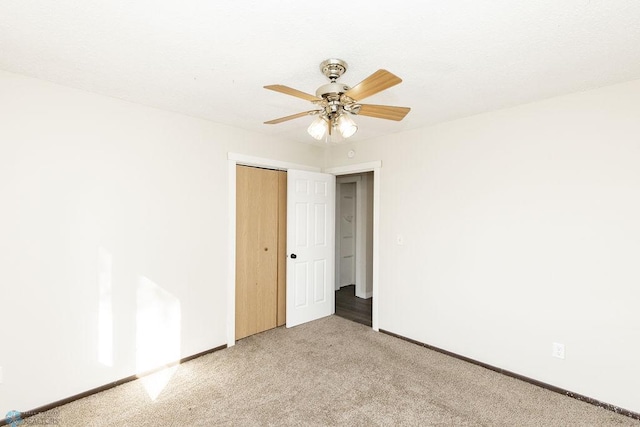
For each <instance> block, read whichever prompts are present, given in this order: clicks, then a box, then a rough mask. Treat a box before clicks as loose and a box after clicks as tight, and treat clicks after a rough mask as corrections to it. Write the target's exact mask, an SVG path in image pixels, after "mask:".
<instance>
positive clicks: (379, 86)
mask: <svg viewBox="0 0 640 427" xmlns="http://www.w3.org/2000/svg"><path fill="white" fill-rule="evenodd" d="M400 82H402V79H401V78H400V77H398V76H396V75H395V74H393V73H390V72H388V71H387V70H378V71H376V72H375V73H373V74H371V75H370V76H369V77H367V78H366V79H364V80H363V81H361V82H360V83H358V84H357V85H355V86H354V87H352V88H351V89H349V90H348V91H346V92H345V95H346V96H348V97H349V98H351V99H355V100H356V101H360V100H362V99H364V98H367V97H369V96H371V95H375V94H376V93H378V92H382V91H383V90H385V89H388V88H390V87H391V86H395V85H397V84H398V83H400Z"/></svg>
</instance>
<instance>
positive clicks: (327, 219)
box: [287, 169, 336, 328]
mask: <svg viewBox="0 0 640 427" xmlns="http://www.w3.org/2000/svg"><path fill="white" fill-rule="evenodd" d="M335 188H336V182H335V177H334V176H333V175H328V174H324V173H318V172H306V171H299V170H293V169H289V170H288V171H287V328H290V327H292V326H296V325H299V324H301V323H306V322H309V321H311V320H315V319H319V318H321V317H325V316H329V315H331V314H333V313H334V311H335V306H334V299H335V293H334V286H335V268H334V264H335Z"/></svg>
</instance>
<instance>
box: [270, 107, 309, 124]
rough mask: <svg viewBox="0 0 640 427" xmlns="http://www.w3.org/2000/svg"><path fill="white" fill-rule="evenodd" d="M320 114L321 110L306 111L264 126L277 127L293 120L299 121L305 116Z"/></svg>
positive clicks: (274, 120) (272, 121) (275, 120)
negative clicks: (298, 119)
mask: <svg viewBox="0 0 640 427" xmlns="http://www.w3.org/2000/svg"><path fill="white" fill-rule="evenodd" d="M319 112H320V110H311V111H304V112H302V113H298V114H292V115H290V116H286V117H280V118H279V119H273V120H269V121H268V122H264V124H265V125H277V124H278V123H282V122H286V121H287V120H293V119H297V118H299V117H304V116H313V115H314V114H318V113H319Z"/></svg>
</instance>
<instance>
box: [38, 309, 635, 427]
mask: <svg viewBox="0 0 640 427" xmlns="http://www.w3.org/2000/svg"><path fill="white" fill-rule="evenodd" d="M41 415H42V416H44V417H45V418H47V417H48V418H49V419H51V420H55V421H56V422H57V423H58V425H60V426H82V427H85V426H198V425H199V426H211V425H249V426H251V425H299V426H306V425H313V426H332V425H347V426H375V425H385V426H389V425H393V426H396V425H414V426H418V425H420V426H434V425H436V426H438V425H443V426H611V425H615V426H622V425H627V426H639V425H640V421H636V420H633V419H631V418H628V417H625V416H622V415H618V414H615V413H613V412H611V411H607V410H604V409H601V408H597V407H595V406H592V405H589V404H587V403H583V402H580V401H577V400H575V399H571V398H568V397H565V396H562V395H560V394H557V393H553V392H550V391H548V390H544V389H541V388H538V387H536V386H533V385H531V384H528V383H525V382H522V381H519V380H516V379H513V378H510V377H507V376H504V375H501V374H498V373H495V372H493V371H490V370H487V369H484V368H481V367H479V366H476V365H472V364H469V363H466V362H463V361H460V360H457V359H454V358H451V357H448V356H445V355H442V354H440V353H437V352H433V351H431V350H428V349H425V348H423V347H420V346H417V345H414V344H411V343H408V342H405V341H402V340H399V339H397V338H393V337H390V336H388V335H384V334H380V333H376V332H373V331H372V330H371V329H370V328H368V327H366V326H363V325H360V324H357V323H353V322H351V321H348V320H345V319H342V318H339V317H336V316H331V317H328V318H324V319H321V320H318V321H315V322H311V323H309V324H306V325H302V326H298V327H296V328H292V329H284V328H279V329H275V330H271V331H268V332H265V333H262V334H258V335H254V336H252V337H249V338H246V339H244V340H241V341H239V342H238V343H237V344H236V346H235V347H232V348H229V349H226V350H223V351H219V352H216V353H212V354H209V355H206V356H203V357H200V358H198V359H195V360H192V361H190V362H187V363H185V364H183V365H181V366H180V367H179V368H178V369H177V370H176V372H175V374H174V376H173V377H172V379H171V381H170V382H169V383H168V385H167V386H166V388H164V390H163V391H162V392H161V394H160V395H159V396H158V397H157V399H156V400H155V401H151V399H150V398H149V395H148V394H147V392H146V391H145V388H144V387H143V385H142V383H141V381H140V380H137V381H134V382H130V383H127V384H124V385H122V386H119V387H116V388H113V389H110V390H107V391H105V392H102V393H99V394H96V395H93V396H90V397H87V398H85V399H82V400H78V401H76V402H72V403H70V404H68V405H65V406H62V407H60V408H58V409H56V410H54V411H53V412H52V413H50V414H46V413H44V414H41ZM38 417H39V416H38ZM29 422H30V423H33V424H37V423H38V418H37V417H34V418H31V419H29ZM33 424H32V425H33Z"/></svg>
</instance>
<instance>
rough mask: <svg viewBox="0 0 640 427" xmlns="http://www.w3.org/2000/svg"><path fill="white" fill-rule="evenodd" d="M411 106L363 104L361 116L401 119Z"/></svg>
mask: <svg viewBox="0 0 640 427" xmlns="http://www.w3.org/2000/svg"><path fill="white" fill-rule="evenodd" d="M409 111H411V108H409V107H392V106H390V105H372V104H361V106H360V111H359V112H358V115H359V116H369V117H375V118H376V119H387V120H395V121H400V120H402V119H404V116H406V115H407V114H408V113H409Z"/></svg>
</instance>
